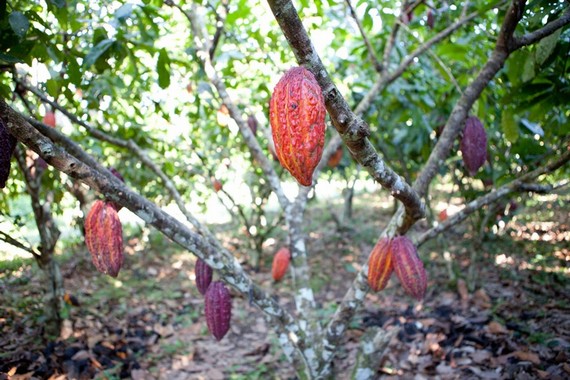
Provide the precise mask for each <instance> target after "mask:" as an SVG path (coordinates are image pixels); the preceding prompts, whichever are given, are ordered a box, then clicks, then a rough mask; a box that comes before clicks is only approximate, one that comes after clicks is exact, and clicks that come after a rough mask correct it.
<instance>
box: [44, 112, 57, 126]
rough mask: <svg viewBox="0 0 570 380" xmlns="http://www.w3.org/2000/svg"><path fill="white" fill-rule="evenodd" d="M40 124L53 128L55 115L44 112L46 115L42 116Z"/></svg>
mask: <svg viewBox="0 0 570 380" xmlns="http://www.w3.org/2000/svg"><path fill="white" fill-rule="evenodd" d="M42 122H43V123H44V124H45V125H48V126H50V127H53V128H55V113H53V112H52V111H48V112H46V115H45V116H44V118H43V120H42Z"/></svg>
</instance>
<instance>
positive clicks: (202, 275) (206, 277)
mask: <svg viewBox="0 0 570 380" xmlns="http://www.w3.org/2000/svg"><path fill="white" fill-rule="evenodd" d="M194 272H195V274H196V287H197V288H198V291H199V292H200V294H202V295H204V294H206V291H207V290H208V286H210V283H211V282H212V276H213V275H214V271H213V270H212V268H210V267H209V266H208V264H206V262H205V261H204V260H202V259H198V260H197V261H196V266H195V268H194Z"/></svg>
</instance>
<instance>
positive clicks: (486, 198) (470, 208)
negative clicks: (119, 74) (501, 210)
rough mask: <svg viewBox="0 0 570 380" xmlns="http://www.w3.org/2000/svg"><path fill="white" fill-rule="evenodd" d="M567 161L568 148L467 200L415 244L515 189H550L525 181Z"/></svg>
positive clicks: (540, 190)
mask: <svg viewBox="0 0 570 380" xmlns="http://www.w3.org/2000/svg"><path fill="white" fill-rule="evenodd" d="M568 161H570V150H567V151H566V152H564V153H562V155H561V156H560V157H559V158H558V159H557V160H556V161H553V162H551V163H549V164H548V165H545V166H542V167H540V168H537V169H535V170H533V171H531V172H528V173H526V174H523V175H522V176H520V177H519V178H516V179H514V180H512V181H511V182H509V183H508V184H506V185H503V186H501V187H499V188H498V189H495V190H493V191H491V192H489V193H487V194H485V195H483V196H481V197H479V198H477V199H475V200H473V201H471V202H469V203H468V204H466V205H465V207H464V208H463V209H462V210H461V211H459V212H458V213H456V214H454V215H452V216H450V217H449V218H448V219H447V220H445V221H444V222H441V223H440V224H438V225H437V226H435V227H433V228H431V229H430V230H428V231H426V232H424V233H423V234H422V235H420V236H419V237H418V238H417V239H415V244H416V245H417V246H418V247H419V246H420V245H422V244H423V243H425V242H426V241H428V240H430V239H432V238H434V237H436V236H437V235H438V234H440V233H442V232H443V231H445V230H447V229H449V228H451V227H453V226H456V225H457V224H459V223H461V222H462V221H464V220H465V219H467V217H469V215H471V214H472V213H473V212H475V211H477V210H479V209H481V207H483V206H486V205H488V204H491V203H494V202H496V201H497V200H499V199H500V198H502V197H505V196H507V195H508V194H510V193H512V192H516V191H538V192H545V191H551V190H552V188H553V187H552V185H537V184H534V183H533V184H528V183H526V182H529V181H532V180H534V179H536V178H537V177H539V176H541V175H543V174H546V173H551V172H553V171H555V170H557V169H559V168H560V167H561V166H563V165H565V164H566V163H567V162H568Z"/></svg>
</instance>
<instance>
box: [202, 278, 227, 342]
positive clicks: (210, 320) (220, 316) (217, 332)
mask: <svg viewBox="0 0 570 380" xmlns="http://www.w3.org/2000/svg"><path fill="white" fill-rule="evenodd" d="M205 302H206V306H205V312H206V323H207V324H208V330H210V332H211V333H212V335H214V337H216V339H217V340H222V338H223V337H224V335H226V333H227V332H228V330H229V329H230V320H231V318H232V299H231V296H230V292H229V291H228V289H226V286H225V285H224V284H223V283H222V282H220V281H214V282H212V283H211V284H210V286H209V287H208V290H207V291H206V296H205Z"/></svg>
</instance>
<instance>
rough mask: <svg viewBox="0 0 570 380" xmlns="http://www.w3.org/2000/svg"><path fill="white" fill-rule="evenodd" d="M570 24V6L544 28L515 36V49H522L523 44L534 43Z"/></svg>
mask: <svg viewBox="0 0 570 380" xmlns="http://www.w3.org/2000/svg"><path fill="white" fill-rule="evenodd" d="M568 24H570V7H567V8H566V11H564V14H563V15H562V16H560V17H559V18H557V19H556V20H554V21H551V22H549V23H548V24H546V25H544V26H543V27H542V28H540V29H538V30H535V31H534V32H530V33H527V34H525V35H524V36H521V37H518V38H515V39H514V41H513V49H514V50H516V49H520V48H521V47H523V46H528V45H532V44H533V43H535V42H538V41H540V40H541V39H543V38H544V37H547V36H549V35H551V34H552V33H554V32H555V31H557V30H558V29H560V28H562V27H564V26H566V25H568Z"/></svg>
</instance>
